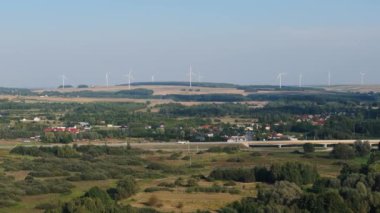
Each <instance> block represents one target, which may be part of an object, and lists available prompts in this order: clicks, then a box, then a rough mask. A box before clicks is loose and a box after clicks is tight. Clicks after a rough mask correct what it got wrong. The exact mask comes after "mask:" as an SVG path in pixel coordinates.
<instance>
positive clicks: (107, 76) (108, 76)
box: [106, 72, 110, 88]
mask: <svg viewBox="0 0 380 213" xmlns="http://www.w3.org/2000/svg"><path fill="white" fill-rule="evenodd" d="M109 80H110V73H109V72H107V73H106V86H107V88H108V87H109Z"/></svg>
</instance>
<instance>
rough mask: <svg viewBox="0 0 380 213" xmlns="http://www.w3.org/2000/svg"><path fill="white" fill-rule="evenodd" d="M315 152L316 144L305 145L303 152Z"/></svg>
mask: <svg viewBox="0 0 380 213" xmlns="http://www.w3.org/2000/svg"><path fill="white" fill-rule="evenodd" d="M314 151H315V148H314V144H312V143H305V144H304V145H303V152H304V153H312V152H314Z"/></svg>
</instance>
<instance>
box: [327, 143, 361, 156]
mask: <svg viewBox="0 0 380 213" xmlns="http://www.w3.org/2000/svg"><path fill="white" fill-rule="evenodd" d="M331 156H332V157H334V158H337V159H352V158H354V157H355V150H354V149H353V148H352V147H351V146H349V145H347V144H337V145H335V146H334V149H333V150H332V152H331Z"/></svg>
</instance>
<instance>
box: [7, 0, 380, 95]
mask: <svg viewBox="0 0 380 213" xmlns="http://www.w3.org/2000/svg"><path fill="white" fill-rule="evenodd" d="M379 11H380V1H377V0H286V1H285V0H277V1H275V0H228V1H227V0H187V1H184V0H133V1H132V0H102V1H101V0H64V1H52V0H33V1H31V0H8V1H6V0H0V74H1V77H0V86H18V87H41V86H44V87H47V86H56V85H57V84H59V82H60V78H59V75H62V74H65V75H66V76H67V78H68V79H67V83H68V84H74V85H77V84H79V83H86V84H104V81H105V73H106V72H110V73H111V75H110V79H111V82H112V83H113V84H118V83H123V82H125V81H126V79H125V78H123V75H124V74H126V73H127V72H128V70H129V69H133V72H134V76H135V79H136V81H150V78H151V75H152V74H156V80H159V81H164V80H177V81H183V80H186V78H187V77H186V71H187V70H188V67H189V65H190V64H192V65H193V68H194V71H195V72H200V73H201V75H202V76H203V77H204V78H203V80H204V81H212V82H232V83H242V84H264V83H265V84H275V83H276V75H277V73H279V72H286V73H287V76H285V78H284V83H285V84H296V83H297V81H298V75H299V73H301V72H302V73H303V76H304V83H305V84H325V83H326V82H327V73H328V72H329V71H331V73H332V79H333V83H339V84H343V83H359V82H360V75H359V72H365V73H367V76H366V82H367V83H380V12H379Z"/></svg>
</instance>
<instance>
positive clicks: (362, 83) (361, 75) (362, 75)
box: [360, 72, 365, 86]
mask: <svg viewBox="0 0 380 213" xmlns="http://www.w3.org/2000/svg"><path fill="white" fill-rule="evenodd" d="M364 76H365V73H364V72H361V73H360V85H362V86H363V85H364Z"/></svg>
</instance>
